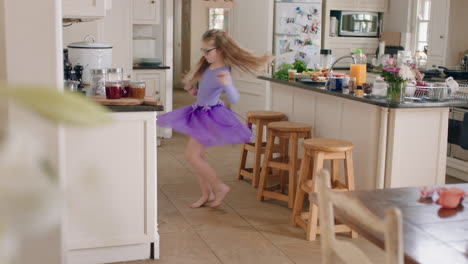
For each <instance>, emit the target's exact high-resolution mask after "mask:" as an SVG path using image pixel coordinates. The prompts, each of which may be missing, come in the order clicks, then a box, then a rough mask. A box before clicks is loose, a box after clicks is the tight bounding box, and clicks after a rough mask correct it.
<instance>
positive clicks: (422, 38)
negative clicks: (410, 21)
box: [415, 0, 431, 51]
mask: <svg viewBox="0 0 468 264" xmlns="http://www.w3.org/2000/svg"><path fill="white" fill-rule="evenodd" d="M430 16H431V0H418V1H417V6H416V43H415V44H416V45H415V50H419V51H423V50H424V49H425V47H426V46H427V43H428V34H427V29H428V25H429V19H430Z"/></svg>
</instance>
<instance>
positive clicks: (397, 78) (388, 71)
mask: <svg viewBox="0 0 468 264" xmlns="http://www.w3.org/2000/svg"><path fill="white" fill-rule="evenodd" d="M393 62H394V60H389V61H388V62H387V64H388V65H387V66H385V67H383V69H382V77H383V78H384V80H385V81H386V82H387V83H388V90H387V100H388V101H389V102H392V103H402V102H403V101H404V98H405V87H406V83H407V82H410V81H415V80H422V78H423V77H424V76H423V75H422V74H421V73H420V72H419V71H418V69H417V68H416V65H414V64H402V65H400V66H396V65H394V64H393Z"/></svg>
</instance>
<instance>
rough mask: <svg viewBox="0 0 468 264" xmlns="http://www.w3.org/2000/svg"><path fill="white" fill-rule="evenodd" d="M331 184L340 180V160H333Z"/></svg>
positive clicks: (333, 184)
mask: <svg viewBox="0 0 468 264" xmlns="http://www.w3.org/2000/svg"><path fill="white" fill-rule="evenodd" d="M330 172H331V173H330V174H331V186H332V187H334V186H335V185H336V183H337V182H339V181H340V160H331V171H330Z"/></svg>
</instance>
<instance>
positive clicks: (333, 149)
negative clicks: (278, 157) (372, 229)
mask: <svg viewBox="0 0 468 264" xmlns="http://www.w3.org/2000/svg"><path fill="white" fill-rule="evenodd" d="M302 146H303V147H304V153H303V156H302V164H301V171H300V174H299V183H298V186H297V192H296V201H295V203H294V208H293V212H292V225H293V226H296V225H299V226H301V227H302V228H303V229H304V230H305V231H306V234H307V240H309V241H310V240H315V238H316V236H317V234H318V233H319V227H318V207H317V205H315V204H314V203H313V202H310V205H309V211H308V212H302V207H303V205H304V199H305V194H306V193H307V194H311V193H316V192H317V186H316V183H315V182H316V180H317V173H318V171H320V169H322V168H323V163H324V161H325V160H330V161H331V176H332V177H331V186H332V188H333V189H334V190H337V191H352V190H354V168H353V154H352V150H353V148H354V145H353V143H351V142H349V141H346V140H341V139H330V138H311V139H307V140H304V142H303V143H302ZM340 160H343V161H344V169H345V171H344V176H345V182H344V183H342V182H341V181H340ZM312 162H313V165H312V167H311V163H312ZM335 232H336V233H341V232H351V236H352V237H353V238H354V237H356V236H357V234H356V233H355V232H354V231H351V229H350V228H349V227H347V226H346V225H335Z"/></svg>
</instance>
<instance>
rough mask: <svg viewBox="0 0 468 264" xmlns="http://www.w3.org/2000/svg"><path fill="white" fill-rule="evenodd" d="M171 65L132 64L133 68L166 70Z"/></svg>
mask: <svg viewBox="0 0 468 264" xmlns="http://www.w3.org/2000/svg"><path fill="white" fill-rule="evenodd" d="M170 68H171V67H169V66H165V65H159V66H141V65H133V69H134V70H168V69H170Z"/></svg>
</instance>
